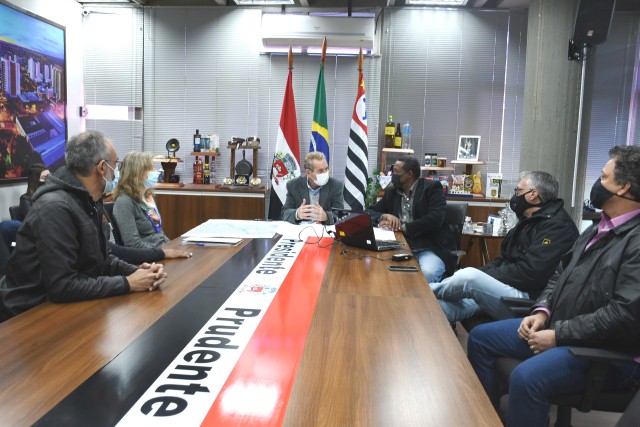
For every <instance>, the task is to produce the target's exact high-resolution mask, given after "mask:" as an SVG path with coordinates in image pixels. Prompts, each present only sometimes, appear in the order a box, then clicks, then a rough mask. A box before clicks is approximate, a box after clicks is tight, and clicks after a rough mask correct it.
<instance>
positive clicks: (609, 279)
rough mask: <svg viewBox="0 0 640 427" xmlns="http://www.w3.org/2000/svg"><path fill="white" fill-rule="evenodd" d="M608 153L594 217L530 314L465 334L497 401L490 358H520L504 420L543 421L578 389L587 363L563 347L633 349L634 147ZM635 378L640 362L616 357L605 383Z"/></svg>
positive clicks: (639, 302) (639, 332)
mask: <svg viewBox="0 0 640 427" xmlns="http://www.w3.org/2000/svg"><path fill="white" fill-rule="evenodd" d="M609 155H610V156H611V160H609V161H608V162H607V164H606V165H605V167H604V168H603V169H602V175H601V178H599V179H598V180H597V181H596V182H595V184H594V185H593V188H592V189H591V196H590V199H591V203H592V204H593V206H595V207H596V208H599V209H600V208H601V209H602V216H601V219H600V222H599V224H594V225H592V226H591V227H589V228H588V229H587V230H585V232H584V233H582V235H581V236H580V238H579V239H578V240H577V241H576V243H575V245H574V246H573V248H572V250H571V252H570V253H568V254H567V255H566V256H564V257H563V259H562V262H561V263H560V265H559V266H558V269H557V270H556V272H555V274H554V275H553V276H552V277H551V279H550V280H549V282H548V285H547V287H546V288H545V289H544V291H543V292H542V294H541V295H540V297H539V298H538V300H537V301H536V303H535V304H534V306H533V308H532V314H531V315H530V316H528V317H525V318H524V319H507V320H502V321H498V322H492V323H487V324H484V325H480V326H478V327H476V328H474V329H473V331H471V334H470V336H469V341H468V355H469V360H470V361H471V364H472V366H473V368H474V369H475V371H476V373H477V374H478V378H479V379H480V382H481V383H482V385H483V386H484V388H485V390H486V391H487V394H488V395H489V397H490V398H491V400H492V402H493V403H494V405H495V406H496V407H497V405H498V402H499V390H498V385H497V384H496V382H495V375H494V365H495V361H496V359H498V358H500V357H514V358H517V359H521V360H523V362H522V363H520V365H518V367H517V368H516V369H515V370H514V371H513V372H512V374H511V377H510V379H509V412H508V414H507V426H516V425H517V426H546V425H547V416H548V415H547V414H548V412H549V406H550V404H549V400H550V398H551V397H553V396H557V395H563V394H570V393H578V392H580V391H581V390H583V389H584V388H585V386H586V373H587V368H588V363H589V362H588V361H585V360H582V359H578V358H576V357H574V356H572V355H571V353H569V351H568V346H584V347H598V348H604V349H610V350H617V351H622V352H627V353H630V354H631V355H634V356H637V355H639V354H640V281H638V271H640V147H637V146H618V147H614V148H612V149H611V151H609ZM636 360H639V359H636ZM639 379H640V363H635V362H630V363H617V364H614V365H612V367H610V368H609V371H608V372H607V377H606V378H605V382H604V384H605V388H607V389H616V388H625V387H629V386H630V385H631V384H633V383H634V382H637V381H638V380H639Z"/></svg>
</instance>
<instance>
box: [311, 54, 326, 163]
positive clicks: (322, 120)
mask: <svg viewBox="0 0 640 427" xmlns="http://www.w3.org/2000/svg"><path fill="white" fill-rule="evenodd" d="M311 151H322V152H323V153H324V155H325V157H326V158H327V163H329V129H328V126H327V95H326V93H325V90H324V64H323V63H322V62H321V63H320V75H319V76H318V86H317V87H316V103H315V106H314V108H313V125H312V126H311V141H310V143H309V152H311Z"/></svg>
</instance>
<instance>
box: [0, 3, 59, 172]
mask: <svg viewBox="0 0 640 427" xmlns="http://www.w3.org/2000/svg"><path fill="white" fill-rule="evenodd" d="M66 86H67V85H66V62H65V28H64V27H63V26H60V25H58V24H56V23H54V22H51V21H49V20H47V19H44V18H42V17H40V16H37V15H34V14H33V13H30V12H28V11H26V10H23V9H20V8H18V7H17V6H15V5H13V4H11V3H9V2H7V1H5V0H0V184H2V183H6V182H15V181H20V180H24V179H26V176H27V174H28V173H29V168H30V166H31V164H33V163H44V164H45V165H47V167H48V168H49V169H51V170H52V171H53V170H55V169H57V168H58V167H60V166H62V165H63V164H64V149H65V143H66V140H67V118H66V100H67V87H66Z"/></svg>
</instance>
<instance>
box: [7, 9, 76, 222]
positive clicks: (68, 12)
mask: <svg viewBox="0 0 640 427" xmlns="http://www.w3.org/2000/svg"><path fill="white" fill-rule="evenodd" d="M8 2H9V3H11V4H14V5H16V6H17V7H19V8H22V9H24V10H27V11H28V12H31V13H34V14H36V15H38V16H42V17H43V18H46V19H48V20H50V21H53V22H55V23H57V24H59V25H62V26H64V27H66V39H67V40H66V50H67V126H68V132H69V136H71V135H75V134H77V133H78V132H80V131H81V130H83V129H84V126H85V124H84V119H81V118H80V115H79V114H78V107H80V106H81V105H82V104H83V103H84V92H83V80H84V72H83V69H84V67H83V62H84V61H83V57H82V41H83V37H82V6H80V5H79V4H78V3H76V2H75V1H74V0H8ZM26 189H27V185H26V184H9V185H6V184H5V185H2V186H0V220H5V219H9V206H11V205H17V204H18V202H19V199H20V195H21V194H23V193H24V192H25V191H26Z"/></svg>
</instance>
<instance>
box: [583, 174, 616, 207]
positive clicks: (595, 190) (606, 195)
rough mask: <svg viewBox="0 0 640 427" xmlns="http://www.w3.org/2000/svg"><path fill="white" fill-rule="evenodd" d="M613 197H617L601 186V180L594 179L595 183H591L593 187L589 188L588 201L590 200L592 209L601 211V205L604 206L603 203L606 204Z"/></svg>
mask: <svg viewBox="0 0 640 427" xmlns="http://www.w3.org/2000/svg"><path fill="white" fill-rule="evenodd" d="M613 196H617V194H613V193H612V192H611V191H609V190H607V189H606V188H604V186H603V185H602V178H598V179H596V182H594V183H593V187H591V194H590V195H589V200H591V204H592V205H593V207H594V208H597V209H602V205H604V202H606V201H607V200H609V199H610V198H612V197H613Z"/></svg>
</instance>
